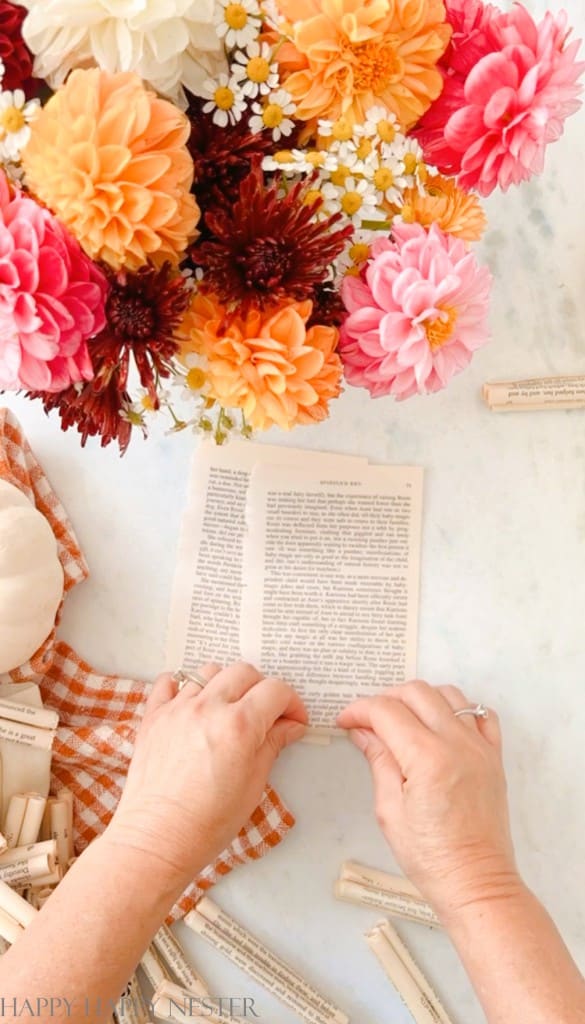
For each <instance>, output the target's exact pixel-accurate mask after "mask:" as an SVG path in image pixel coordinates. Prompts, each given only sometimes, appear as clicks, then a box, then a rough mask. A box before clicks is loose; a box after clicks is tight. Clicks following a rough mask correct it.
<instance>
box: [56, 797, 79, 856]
mask: <svg viewBox="0 0 585 1024" xmlns="http://www.w3.org/2000/svg"><path fill="white" fill-rule="evenodd" d="M57 800H61V801H64V802H65V804H66V805H67V837H68V840H69V856H68V857H67V866H70V865H69V862H70V861H71V860H72V859H74V857H75V843H74V840H73V793H72V792H71V790H70V789H66V787H65V786H63V788H62V789H59V790H57Z"/></svg>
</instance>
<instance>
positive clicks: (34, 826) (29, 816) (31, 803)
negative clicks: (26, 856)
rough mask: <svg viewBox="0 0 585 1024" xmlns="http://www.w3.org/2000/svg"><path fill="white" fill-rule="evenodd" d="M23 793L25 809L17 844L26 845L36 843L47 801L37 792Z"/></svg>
mask: <svg viewBox="0 0 585 1024" xmlns="http://www.w3.org/2000/svg"><path fill="white" fill-rule="evenodd" d="M23 795H24V796H25V797H26V810H25V812H24V818H23V819H22V825H21V826H20V832H19V833H18V845H19V846H28V845H29V843H36V841H37V839H38V837H39V832H40V830H41V825H42V822H43V815H44V813H45V807H46V805H47V801H46V799H45V797H44V796H39V794H38V793H24V794H23Z"/></svg>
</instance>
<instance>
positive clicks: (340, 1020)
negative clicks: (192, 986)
mask: <svg viewBox="0 0 585 1024" xmlns="http://www.w3.org/2000/svg"><path fill="white" fill-rule="evenodd" d="M185 924H186V925H188V926H189V927H190V928H192V929H193V930H194V931H195V932H197V934H198V935H201V936H202V938H204V939H206V940H207V941H208V942H209V943H210V944H211V945H212V946H214V947H215V948H216V949H218V950H219V951H220V952H222V953H224V954H225V955H226V956H227V957H229V959H231V960H232V961H233V962H234V963H236V964H237V965H238V966H239V967H241V968H242V970H244V971H245V972H246V973H247V974H249V975H250V977H251V978H254V979H255V980H256V981H258V982H259V983H260V984H262V985H264V987H265V988H266V989H268V991H270V992H272V993H273V995H275V996H276V997H277V998H278V999H280V1000H281V1002H283V1003H284V1004H285V1005H286V1006H289V1007H290V1008H291V1009H293V1010H295V1011H296V1012H297V1013H298V1014H299V1016H301V1017H302V1018H303V1020H305V1021H307V1022H308V1024H348V1017H347V1016H346V1015H345V1014H344V1013H343V1012H342V1011H341V1010H340V1009H339V1008H338V1007H337V1006H335V1005H334V1004H333V1003H331V1002H329V1000H327V999H325V998H324V997H323V996H322V995H321V994H320V993H319V992H318V991H317V990H316V989H314V988H313V986H312V985H310V984H309V983H308V982H306V981H305V980H304V978H302V977H301V976H300V975H299V974H298V973H297V972H296V971H295V970H294V969H293V968H291V967H290V966H289V965H288V964H287V963H285V961H284V960H282V959H281V958H280V957H278V956H276V955H275V954H274V953H272V952H271V951H270V950H269V949H267V947H266V946H264V945H263V944H262V943H261V942H260V941H259V940H258V939H256V938H255V936H253V935H251V934H250V933H249V932H247V931H246V930H245V929H244V928H242V926H241V925H239V924H238V923H237V922H235V921H234V920H233V919H232V918H230V917H229V916H228V915H227V914H225V913H224V912H223V911H222V910H221V909H220V908H219V907H218V906H217V905H216V904H214V903H213V902H212V901H211V900H210V899H209V898H208V897H204V898H203V899H202V900H200V902H199V903H198V904H197V907H196V909H195V910H193V911H191V913H190V914H188V915H187V917H186V918H185Z"/></svg>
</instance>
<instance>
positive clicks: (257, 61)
mask: <svg viewBox="0 0 585 1024" xmlns="http://www.w3.org/2000/svg"><path fill="white" fill-rule="evenodd" d="M246 72H247V75H248V78H249V79H250V81H251V82H257V83H258V84H260V85H261V84H262V82H267V81H268V79H269V78H270V64H269V63H268V61H267V60H266V58H265V57H252V59H251V60H249V61H248V66H247V68H246Z"/></svg>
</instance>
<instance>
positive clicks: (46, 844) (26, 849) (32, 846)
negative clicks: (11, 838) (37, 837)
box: [0, 839, 57, 867]
mask: <svg viewBox="0 0 585 1024" xmlns="http://www.w3.org/2000/svg"><path fill="white" fill-rule="evenodd" d="M41 853H47V854H49V856H50V857H51V858H52V859H53V860H56V859H57V844H56V842H55V840H54V839H44V840H43V841H42V842H40V843H28V844H27V845H26V846H15V847H13V848H12V849H9V850H5V851H4V853H0V867H2V866H3V865H5V864H14V863H15V862H16V861H20V860H30V858H31V857H37V856H38V855H39V854H41Z"/></svg>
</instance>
